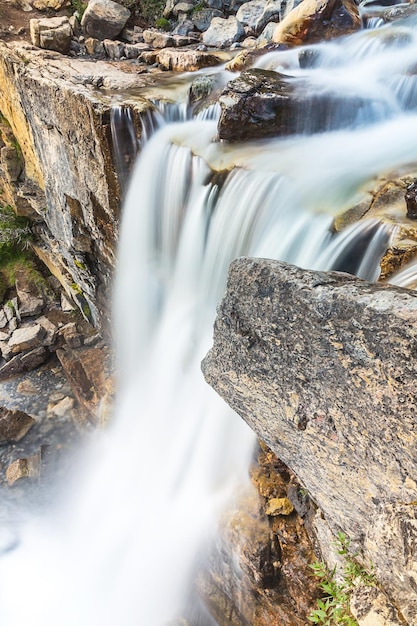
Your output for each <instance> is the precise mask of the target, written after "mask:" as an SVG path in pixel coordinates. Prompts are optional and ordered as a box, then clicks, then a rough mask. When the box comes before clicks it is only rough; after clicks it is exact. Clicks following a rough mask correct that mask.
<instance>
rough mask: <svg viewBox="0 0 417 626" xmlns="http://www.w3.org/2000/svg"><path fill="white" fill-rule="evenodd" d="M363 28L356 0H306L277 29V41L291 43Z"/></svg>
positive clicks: (313, 41)
mask: <svg viewBox="0 0 417 626" xmlns="http://www.w3.org/2000/svg"><path fill="white" fill-rule="evenodd" d="M361 28H362V20H361V17H360V15H359V10H358V7H357V5H356V3H355V2H354V0H303V2H301V3H300V4H299V5H298V6H297V7H295V9H293V10H292V11H290V13H288V15H287V16H286V17H285V18H284V19H283V20H282V22H280V23H279V24H278V25H277V26H276V27H275V30H274V34H273V38H272V41H273V42H274V43H279V44H286V45H290V46H300V45H302V44H307V43H309V44H311V43H317V42H320V41H323V40H326V39H334V38H335V37H340V36H341V35H347V34H349V33H352V32H355V31H357V30H360V29H361Z"/></svg>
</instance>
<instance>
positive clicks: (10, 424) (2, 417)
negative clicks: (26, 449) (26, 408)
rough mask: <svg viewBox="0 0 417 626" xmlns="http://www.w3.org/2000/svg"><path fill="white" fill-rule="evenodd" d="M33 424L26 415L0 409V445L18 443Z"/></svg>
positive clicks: (21, 412) (30, 418) (31, 419)
mask: <svg viewBox="0 0 417 626" xmlns="http://www.w3.org/2000/svg"><path fill="white" fill-rule="evenodd" d="M34 424H35V420H34V419H33V417H31V416H30V415H28V414H27V413H23V411H12V410H10V409H6V408H4V407H0V444H5V443H15V442H17V441H20V440H21V439H23V437H24V436H25V435H26V433H27V432H28V431H29V430H30V429H31V428H32V426H33V425H34Z"/></svg>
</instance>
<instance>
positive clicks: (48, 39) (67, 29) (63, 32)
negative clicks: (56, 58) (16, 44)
mask: <svg viewBox="0 0 417 626" xmlns="http://www.w3.org/2000/svg"><path fill="white" fill-rule="evenodd" d="M30 38H31V40H32V43H33V45H34V46H37V47H38V48H45V49H46V50H55V51H56V52H61V53H62V54H66V53H67V52H68V51H69V49H70V45H71V39H72V28H71V24H70V22H69V19H68V18H67V17H50V18H43V19H41V20H38V19H31V20H30Z"/></svg>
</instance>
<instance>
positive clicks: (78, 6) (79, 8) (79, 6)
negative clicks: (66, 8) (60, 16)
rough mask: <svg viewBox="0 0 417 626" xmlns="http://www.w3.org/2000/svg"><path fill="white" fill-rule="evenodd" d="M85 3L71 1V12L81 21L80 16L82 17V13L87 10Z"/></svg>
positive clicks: (79, 0)
mask: <svg viewBox="0 0 417 626" xmlns="http://www.w3.org/2000/svg"><path fill="white" fill-rule="evenodd" d="M87 4H88V3H87V2H83V1H82V0H71V7H72V9H73V11H75V12H76V13H77V14H78V19H79V20H80V21H81V18H82V16H83V15H84V11H85V10H86V8H87Z"/></svg>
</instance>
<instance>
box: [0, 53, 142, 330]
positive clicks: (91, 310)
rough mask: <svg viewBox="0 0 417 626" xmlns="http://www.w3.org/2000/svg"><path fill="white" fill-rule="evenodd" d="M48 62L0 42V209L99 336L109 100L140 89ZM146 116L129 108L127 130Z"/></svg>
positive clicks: (129, 77) (108, 209) (90, 65)
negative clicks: (28, 224)
mask: <svg viewBox="0 0 417 626" xmlns="http://www.w3.org/2000/svg"><path fill="white" fill-rule="evenodd" d="M53 54H54V53H51V52H44V51H42V50H33V49H30V48H29V49H28V48H27V47H26V48H21V47H19V46H15V47H12V46H8V45H6V44H4V43H2V42H0V112H1V117H0V127H1V134H2V137H3V138H4V139H6V141H7V145H6V146H5V147H6V148H7V150H6V151H5V150H4V148H3V149H2V152H1V163H0V180H1V187H2V189H3V196H2V201H3V202H4V203H7V204H9V205H10V206H12V207H14V208H15V210H16V212H17V213H18V214H19V215H27V216H28V217H30V219H31V220H33V221H34V222H35V223H36V226H35V231H36V246H35V248H36V252H37V254H38V256H39V257H40V258H41V260H42V261H43V262H44V263H45V264H46V265H47V266H48V268H49V269H50V271H51V272H52V273H53V274H54V275H55V276H56V277H57V278H58V280H59V281H60V283H61V284H62V286H63V287H64V289H65V291H66V293H67V295H68V297H69V298H71V299H72V300H73V301H74V302H75V303H76V304H77V305H78V307H79V308H80V309H81V311H82V312H83V314H84V315H85V317H86V318H87V319H89V320H90V321H92V322H93V323H94V324H96V325H98V326H99V327H103V326H105V325H106V323H107V322H106V320H107V315H108V301H109V296H108V289H109V286H110V279H111V275H112V271H113V268H114V264H115V247H116V240H117V236H118V218H119V211H120V188H119V182H118V178H117V173H116V166H115V162H114V152H113V144H112V139H111V131H110V117H111V109H112V95H111V93H112V87H113V88H114V92H116V87H115V86H118V87H120V88H126V87H127V86H131V85H137V84H138V82H139V81H140V79H139V78H138V76H136V75H134V74H126V73H124V72H117V70H115V69H114V68H113V67H112V66H111V65H110V64H106V63H101V62H91V61H86V60H84V61H78V60H76V59H69V58H67V57H62V56H57V58H56V59H54V58H51V56H50V55H53ZM46 55H49V58H45V57H46ZM120 81H121V82H120ZM100 85H103V86H104V87H105V88H106V90H107V92H106V95H104V94H102V93H100V91H99V89H98V87H99V86H100ZM146 106H148V103H145V101H144V100H143V99H142V100H140V98H139V99H138V101H137V109H135V111H133V110H132V113H133V117H134V118H135V119H136V120H137V119H138V110H139V109H140V108H141V107H142V108H146ZM133 107H135V105H133ZM6 152H7V154H6ZM12 152H14V154H12ZM12 157H13V158H12ZM13 159H14V160H13Z"/></svg>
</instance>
